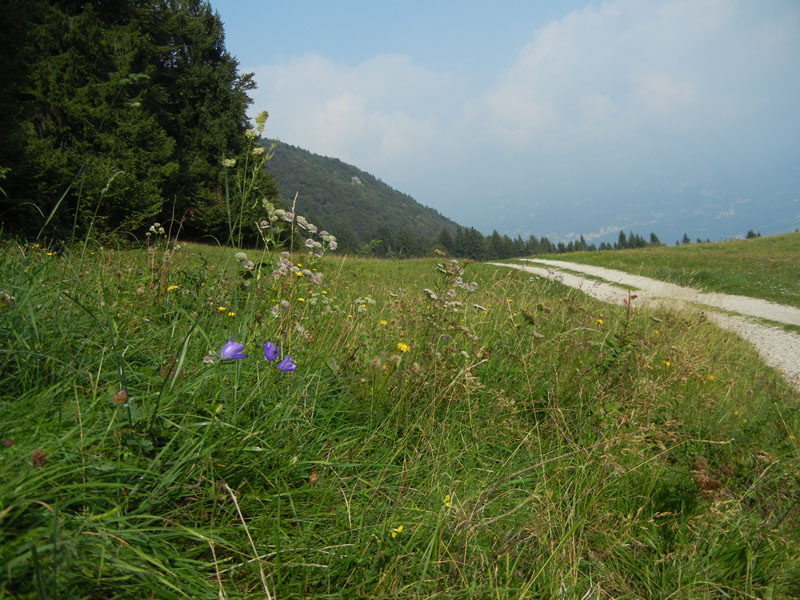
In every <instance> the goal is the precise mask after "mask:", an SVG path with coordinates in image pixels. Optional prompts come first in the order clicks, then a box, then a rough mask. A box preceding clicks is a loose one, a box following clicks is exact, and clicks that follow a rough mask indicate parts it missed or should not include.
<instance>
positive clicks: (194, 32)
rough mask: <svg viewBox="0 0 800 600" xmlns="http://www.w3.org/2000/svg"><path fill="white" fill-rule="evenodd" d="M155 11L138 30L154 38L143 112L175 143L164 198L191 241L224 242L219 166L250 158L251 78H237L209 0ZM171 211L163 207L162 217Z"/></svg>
mask: <svg viewBox="0 0 800 600" xmlns="http://www.w3.org/2000/svg"><path fill="white" fill-rule="evenodd" d="M154 6H155V8H151V9H149V10H144V11H142V13H141V18H142V28H143V29H144V31H146V32H147V34H148V35H149V36H150V38H151V39H152V40H153V44H152V46H151V48H150V51H151V52H152V55H151V58H150V61H151V63H152V64H154V65H155V68H154V69H153V76H152V81H151V86H152V94H151V96H150V98H149V99H148V107H149V109H150V110H151V111H152V112H153V114H156V115H158V118H159V122H160V123H161V125H162V127H163V128H164V130H165V131H166V132H167V134H168V135H169V136H170V137H171V138H172V139H174V140H175V144H176V147H175V160H176V161H177V163H178V167H179V168H178V169H177V170H176V171H175V173H174V174H173V176H172V177H171V178H170V179H169V181H167V182H166V184H165V186H164V196H165V198H166V199H168V200H169V201H170V202H171V201H174V202H175V215H176V217H182V216H184V215H185V216H187V217H188V218H187V227H188V232H189V233H190V234H191V235H195V236H198V235H213V236H215V237H217V238H218V239H222V238H227V227H228V225H227V209H226V203H225V193H226V192H225V189H226V182H225V176H226V173H225V171H224V169H223V167H222V160H223V159H226V158H235V159H237V161H238V162H237V167H238V168H239V169H244V168H246V163H245V161H249V160H250V159H249V157H246V156H244V155H242V152H243V151H244V150H245V149H246V147H247V145H246V139H245V137H244V132H245V130H246V128H247V119H246V116H245V110H246V109H247V106H248V105H249V103H250V98H249V97H248V95H247V93H248V92H249V91H250V90H252V89H254V87H255V84H254V82H253V80H252V74H247V75H239V73H238V62H237V61H236V60H235V59H234V58H233V57H232V56H231V55H230V54H229V53H228V51H227V49H226V48H225V34H224V30H223V25H222V21H221V19H220V18H219V14H217V13H216V12H215V11H214V10H213V9H212V8H211V6H210V5H209V4H208V2H206V1H204V0H168V1H167V2H165V3H156V4H155V5H154ZM250 164H252V162H250ZM231 175H232V172H229V173H228V177H229V181H228V182H227V187H228V191H229V195H230V198H231V201H232V205H231V213H232V214H235V215H238V214H239V212H240V208H242V207H240V206H239V205H238V201H239V199H240V198H241V195H240V194H236V193H235V190H236V185H235V184H236V182H234V181H232V180H231V179H230V177H231ZM263 176H264V178H265V179H264V180H263V182H262V184H261V185H263V186H264V188H265V189H264V190H262V193H263V194H264V195H265V196H267V197H270V198H274V197H275V196H277V189H276V188H275V186H274V183H270V182H269V181H268V180H269V179H270V178H269V176H268V175H267V174H266V173H264V174H263ZM255 204H256V203H254V202H252V201H251V204H250V205H249V206H247V207H246V208H247V209H248V212H252V214H247V215H245V217H244V218H243V221H244V224H247V223H249V222H251V221H252V220H253V219H255V218H257V216H258V206H256V205H255ZM171 210H172V207H171V206H166V207H165V213H164V214H163V215H162V218H163V219H165V220H166V218H167V217H168V216H169V214H167V213H168V212H171ZM223 241H224V240H223Z"/></svg>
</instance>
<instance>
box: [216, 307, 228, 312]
mask: <svg viewBox="0 0 800 600" xmlns="http://www.w3.org/2000/svg"><path fill="white" fill-rule="evenodd" d="M217 310H218V311H219V312H225V311H226V310H228V307H227V306H218V307H217Z"/></svg>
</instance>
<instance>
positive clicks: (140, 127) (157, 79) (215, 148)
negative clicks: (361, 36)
mask: <svg viewBox="0 0 800 600" xmlns="http://www.w3.org/2000/svg"><path fill="white" fill-rule="evenodd" d="M3 4H4V6H3V12H4V15H3V16H4V27H3V28H0V72H2V73H3V79H4V81H3V85H2V86H0V131H2V132H3V135H2V136H1V137H0V177H4V179H3V181H2V182H0V187H2V190H3V192H2V193H0V220H1V221H2V227H3V229H4V230H5V231H6V232H11V233H14V234H17V235H23V236H25V235H36V234H37V233H38V232H39V231H40V228H41V227H42V224H43V223H47V227H48V228H47V230H46V232H45V233H46V234H47V235H48V236H51V237H52V236H58V237H68V236H70V235H72V236H75V235H84V234H85V233H86V232H87V231H88V230H89V229H90V228H91V229H92V231H93V232H94V233H99V234H108V235H129V234H133V235H134V236H137V235H139V234H141V233H144V232H145V231H146V230H147V228H148V227H149V226H150V225H151V224H152V223H153V221H160V222H161V223H176V222H181V223H182V226H183V230H182V234H183V236H184V237H190V238H195V239H198V238H202V237H204V236H214V237H218V238H220V237H225V236H226V231H227V215H228V214H230V212H231V211H234V212H236V213H238V209H239V207H237V206H235V205H234V206H230V204H228V205H227V206H226V177H227V176H228V172H227V171H226V170H225V168H224V167H223V166H222V161H223V160H225V159H231V158H234V159H235V158H237V157H238V158H241V157H242V153H243V152H244V151H245V149H246V147H247V140H246V137H245V135H244V133H245V131H246V129H247V126H248V120H247V118H246V115H245V110H246V108H247V107H248V105H249V104H250V102H251V100H250V98H249V96H248V92H249V91H250V90H252V89H253V88H254V87H255V85H254V82H253V80H252V75H251V74H245V75H243V74H240V73H239V72H238V63H237V61H236V60H235V59H234V58H233V57H232V56H231V55H230V54H229V53H228V51H227V50H226V48H225V36H224V31H223V25H222V22H221V20H220V17H219V15H218V14H217V13H216V12H215V11H213V10H212V8H211V6H210V5H209V3H208V2H206V1H203V0H104V1H102V2H98V1H94V2H92V1H81V0H8V1H7V2H4V3H3ZM228 183H229V184H230V182H228ZM258 185H259V186H261V187H262V188H263V189H262V193H263V194H264V195H266V196H268V197H275V196H277V189H276V188H275V185H274V183H273V182H272V181H271V180H270V176H269V175H268V174H267V173H266V172H265V173H263V174H262V175H260V176H259V181H258ZM228 200H229V201H230V202H232V203H234V204H235V202H236V196H235V195H231V197H230V198H228ZM172 219H174V221H172ZM225 239H227V238H226V237H225Z"/></svg>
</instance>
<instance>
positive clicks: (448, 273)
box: [422, 259, 478, 311]
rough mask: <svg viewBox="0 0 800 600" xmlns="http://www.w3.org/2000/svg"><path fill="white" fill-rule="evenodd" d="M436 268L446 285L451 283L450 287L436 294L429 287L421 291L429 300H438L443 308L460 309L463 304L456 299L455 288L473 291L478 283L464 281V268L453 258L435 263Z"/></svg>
mask: <svg viewBox="0 0 800 600" xmlns="http://www.w3.org/2000/svg"><path fill="white" fill-rule="evenodd" d="M436 270H437V271H439V272H440V273H441V274H442V275H444V279H445V281H446V285H451V286H452V287H450V288H449V289H447V290H446V291H445V292H444V293H440V294H437V293H436V292H434V291H433V290H431V289H429V288H425V289H423V290H422V291H423V292H424V293H425V295H426V296H428V299H429V300H431V301H433V302H438V303H439V304H440V306H441V307H442V308H443V309H445V310H454V311H458V310H460V309H461V308H463V306H464V304H463V303H461V302H460V301H458V300H456V297H457V295H458V293H457V291H456V288H461V289H462V290H465V291H467V292H474V291H475V290H477V289H478V283H477V282H475V281H473V282H471V283H466V282H465V281H464V280H463V279H462V277H461V276H462V275H463V274H464V268H463V267H462V266H461V265H459V264H458V261H457V260H456V259H453V260H451V261H449V262H447V263H437V265H436Z"/></svg>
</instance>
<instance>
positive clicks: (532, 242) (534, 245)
mask: <svg viewBox="0 0 800 600" xmlns="http://www.w3.org/2000/svg"><path fill="white" fill-rule="evenodd" d="M525 252H526V253H527V254H539V252H540V250H539V240H538V239H536V236H535V235H531V236H530V237H529V238H528V241H527V242H526V243H525Z"/></svg>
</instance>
